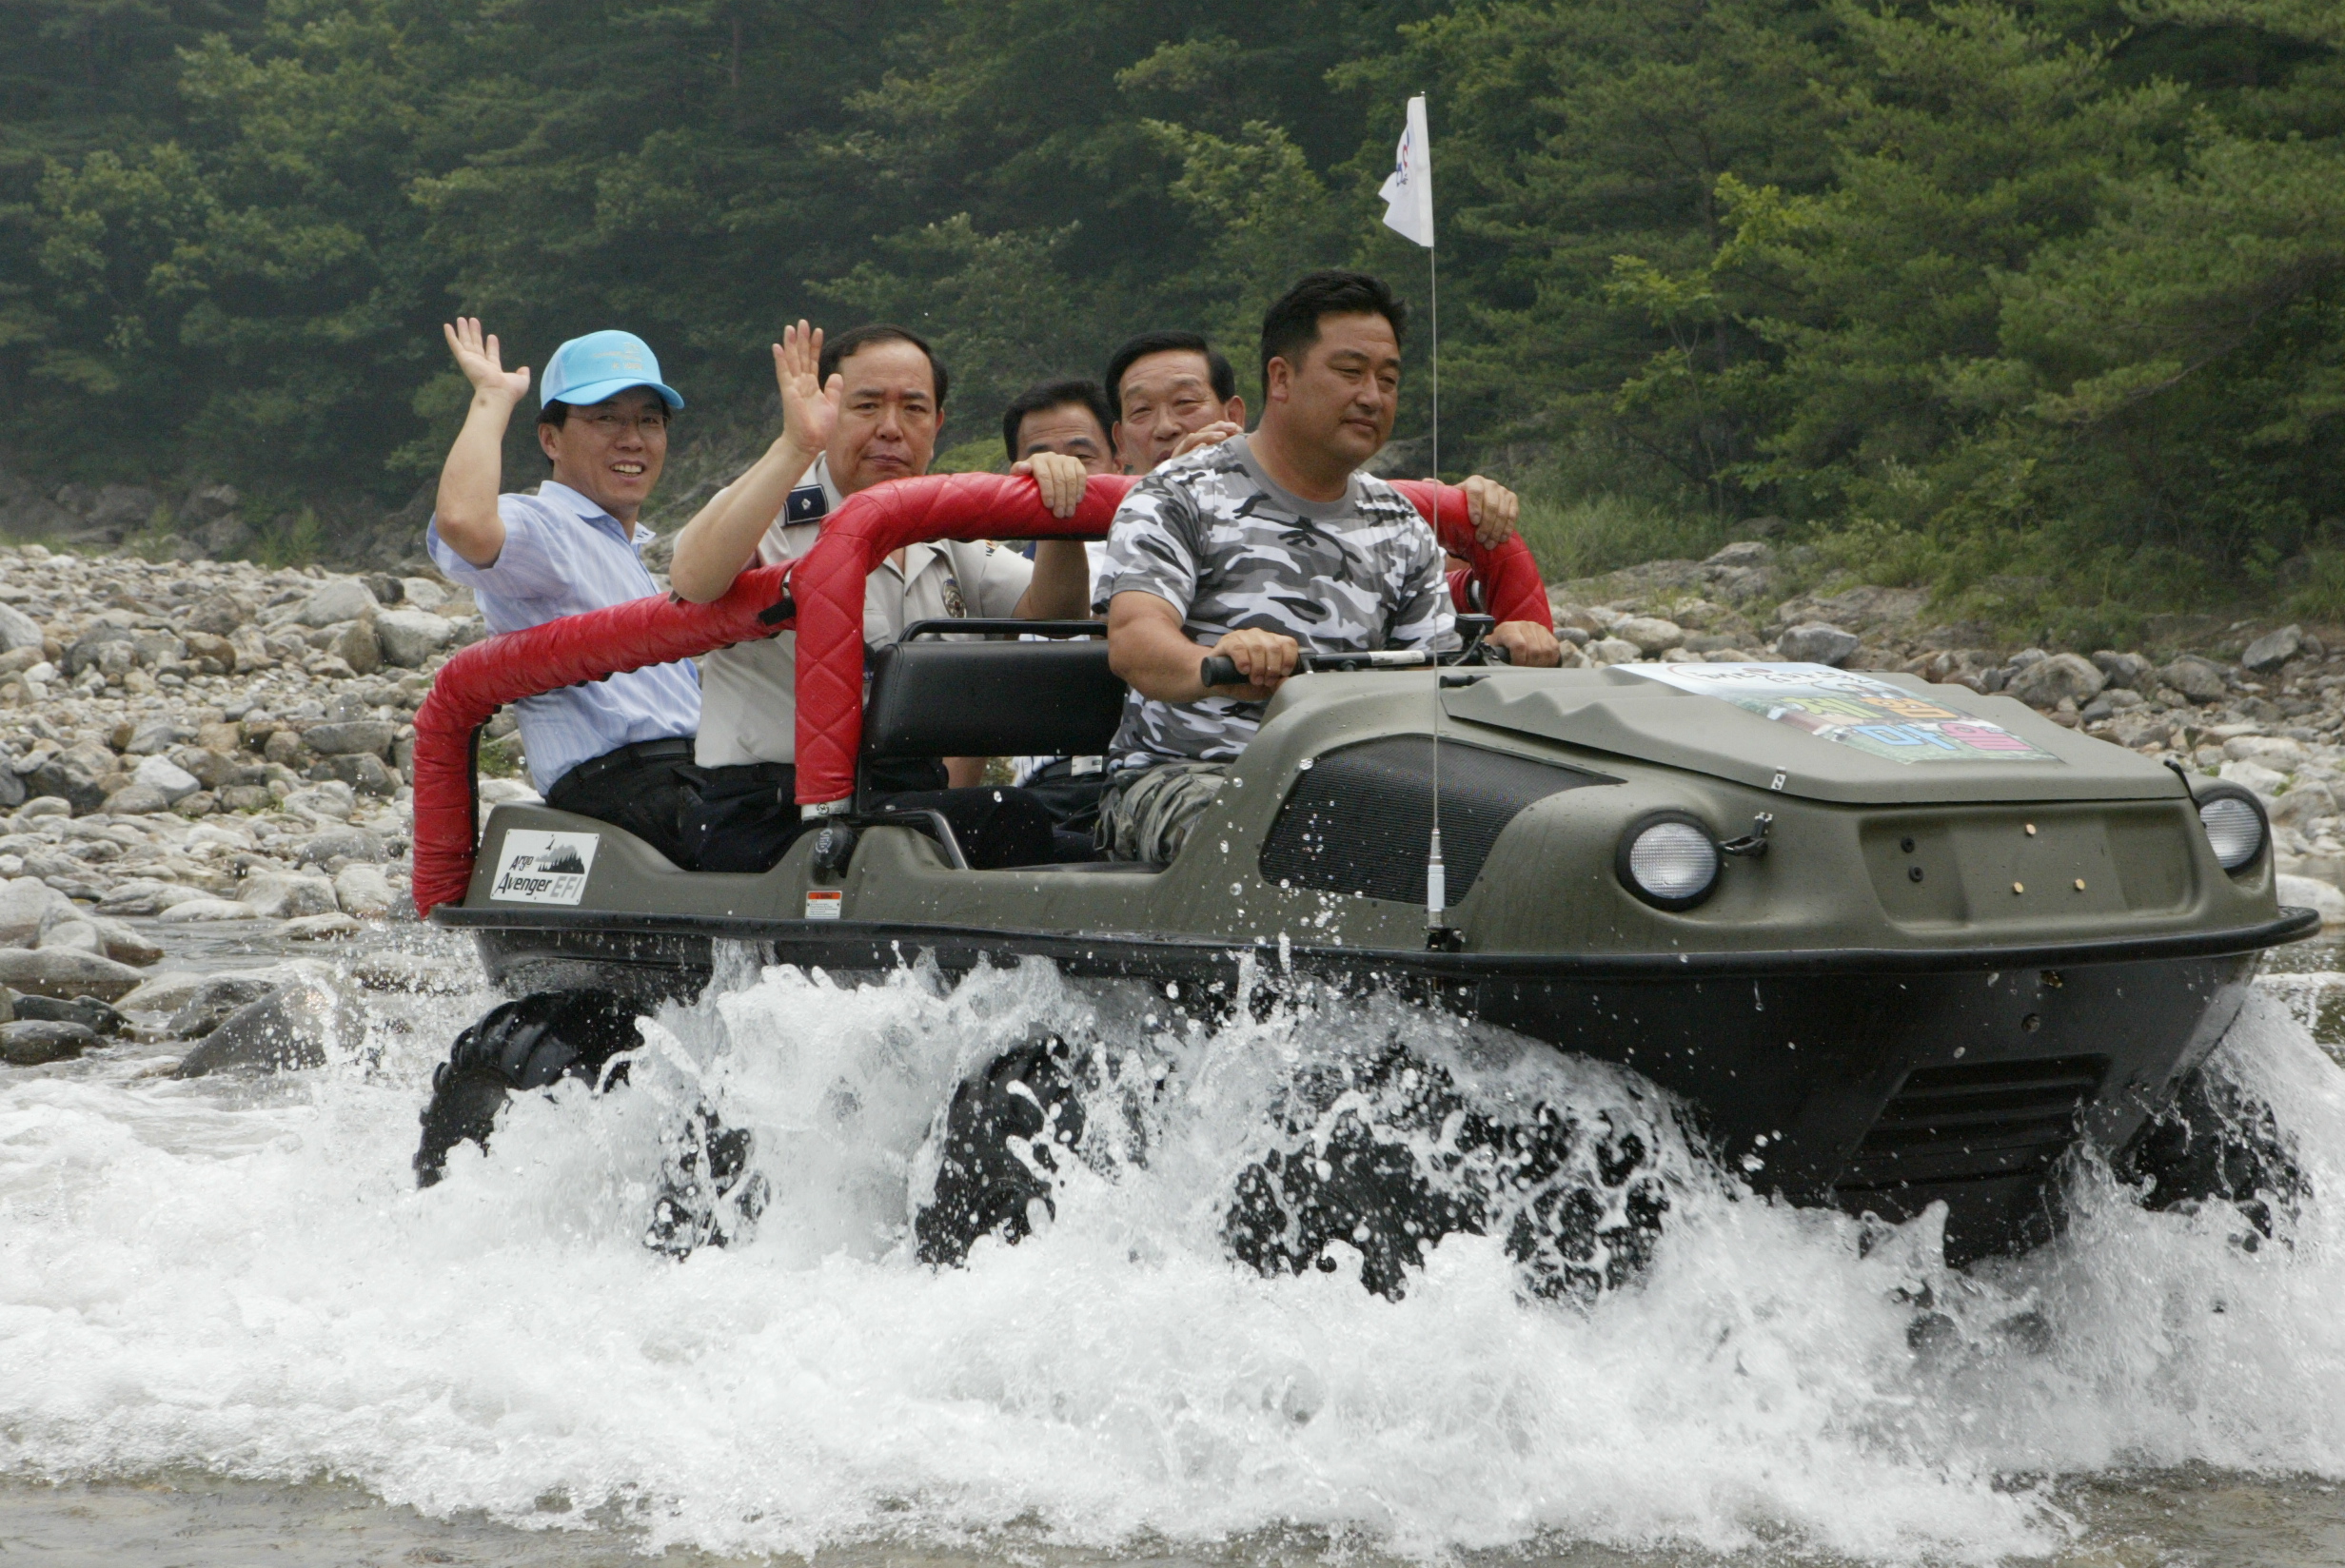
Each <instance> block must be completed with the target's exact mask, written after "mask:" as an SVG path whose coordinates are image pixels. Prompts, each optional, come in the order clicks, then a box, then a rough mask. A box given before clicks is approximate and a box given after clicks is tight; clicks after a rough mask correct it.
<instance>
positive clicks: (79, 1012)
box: [10, 996, 130, 1034]
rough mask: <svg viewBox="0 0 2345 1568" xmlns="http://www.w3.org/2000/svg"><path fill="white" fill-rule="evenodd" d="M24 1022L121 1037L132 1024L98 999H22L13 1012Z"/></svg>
mask: <svg viewBox="0 0 2345 1568" xmlns="http://www.w3.org/2000/svg"><path fill="white" fill-rule="evenodd" d="M10 1011H12V1012H13V1013H14V1014H15V1015H16V1017H17V1018H18V1019H20V1020H25V1019H30V1020H35V1021H39V1022H46V1023H51V1024H79V1025H80V1026H81V1027H82V1028H84V1029H88V1030H89V1031H90V1032H91V1033H92V1034H120V1033H121V1032H122V1031H123V1030H124V1029H128V1028H129V1027H130V1020H128V1018H125V1017H124V1016H123V1015H122V1014H121V1013H119V1012H116V1011H115V1010H114V1009H112V1008H109V1007H108V1006H107V1005H106V1004H105V1003H103V1002H101V1001H99V1000H98V999H97V998H96V997H94V996H76V997H72V998H70V999H68V998H63V997H56V996H20V997H18V998H16V1001H15V1003H14V1005H13V1006H12V1007H11V1008H10Z"/></svg>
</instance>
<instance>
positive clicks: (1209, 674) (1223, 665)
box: [1197, 654, 1246, 691]
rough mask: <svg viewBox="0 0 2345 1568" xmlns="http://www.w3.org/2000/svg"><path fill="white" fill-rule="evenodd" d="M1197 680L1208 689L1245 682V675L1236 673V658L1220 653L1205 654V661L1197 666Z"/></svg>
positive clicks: (1239, 684) (1241, 684)
mask: <svg viewBox="0 0 2345 1568" xmlns="http://www.w3.org/2000/svg"><path fill="white" fill-rule="evenodd" d="M1197 680H1198V682H1199V683H1200V684H1201V685H1203V686H1204V687H1205V688H1206V690H1208V691H1211V690H1212V689H1213V688H1214V687H1216V686H1243V685H1245V684H1246V677H1245V676H1241V675H1239V674H1238V673H1237V660H1235V659H1233V658H1229V657H1224V656H1222V655H1220V654H1208V655H1206V656H1205V662H1204V663H1202V664H1200V665H1198V666H1197Z"/></svg>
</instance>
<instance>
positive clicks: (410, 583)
mask: <svg viewBox="0 0 2345 1568" xmlns="http://www.w3.org/2000/svg"><path fill="white" fill-rule="evenodd" d="M399 597H400V598H401V600H402V601H403V602H404V603H405V604H406V605H407V606H408V607H409V608H410V609H415V610H437V609H439V608H440V606H442V605H443V604H445V603H446V602H447V601H448V591H447V589H446V588H445V587H444V586H443V585H442V584H440V583H438V582H435V581H434V580H432V579H431V578H400V579H399Z"/></svg>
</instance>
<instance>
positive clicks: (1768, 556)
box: [1702, 539, 1775, 566]
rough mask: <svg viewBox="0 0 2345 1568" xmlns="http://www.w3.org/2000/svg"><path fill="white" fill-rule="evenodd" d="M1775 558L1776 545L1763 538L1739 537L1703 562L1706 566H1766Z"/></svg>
mask: <svg viewBox="0 0 2345 1568" xmlns="http://www.w3.org/2000/svg"><path fill="white" fill-rule="evenodd" d="M1773 559H1775V546H1773V545H1772V544H1768V543H1766V542H1765V541H1764V540H1763V539H1737V540H1736V541H1735V542H1734V543H1732V544H1729V545H1727V546H1726V547H1725V548H1724V549H1722V550H1720V551H1719V552H1718V553H1717V554H1715V555H1713V556H1711V557H1710V558H1709V559H1706V560H1705V561H1704V562H1703V563H1702V564H1703V565H1705V566H1764V565H1766V564H1767V563H1768V562H1769V561H1772V560H1773Z"/></svg>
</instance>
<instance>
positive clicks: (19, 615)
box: [0, 604, 47, 654]
mask: <svg viewBox="0 0 2345 1568" xmlns="http://www.w3.org/2000/svg"><path fill="white" fill-rule="evenodd" d="M46 640H47V637H46V634H44V633H43V632H42V630H41V623H40V622H39V621H37V620H35V619H33V618H32V617H30V616H29V615H27V614H25V613H24V612H23V611H22V610H19V609H18V608H16V606H14V605H12V604H0V654H12V653H16V652H18V651H19V650H21V649H30V650H32V651H34V652H38V651H39V650H40V648H41V645H42V643H43V642H44V641H46Z"/></svg>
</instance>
